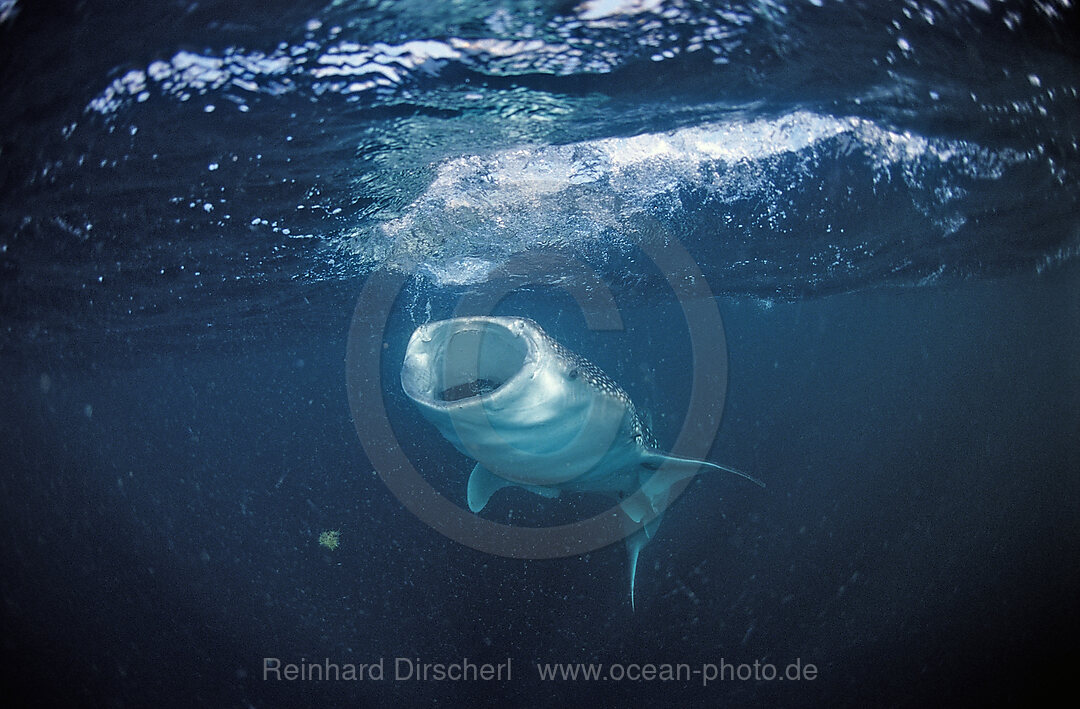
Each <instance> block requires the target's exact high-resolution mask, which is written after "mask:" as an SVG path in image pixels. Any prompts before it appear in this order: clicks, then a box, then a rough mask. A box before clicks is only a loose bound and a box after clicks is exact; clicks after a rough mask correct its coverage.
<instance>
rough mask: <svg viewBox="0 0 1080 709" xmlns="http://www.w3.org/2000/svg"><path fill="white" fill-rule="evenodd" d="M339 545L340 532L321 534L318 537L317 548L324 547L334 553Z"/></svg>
mask: <svg viewBox="0 0 1080 709" xmlns="http://www.w3.org/2000/svg"><path fill="white" fill-rule="evenodd" d="M340 543H341V532H339V531H337V530H333V531H329V532H323V533H322V534H320V535H319V546H324V547H326V548H327V549H329V550H330V551H334V550H335V549H337V548H338V544H340Z"/></svg>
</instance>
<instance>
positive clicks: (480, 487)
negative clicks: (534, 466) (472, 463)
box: [465, 463, 559, 513]
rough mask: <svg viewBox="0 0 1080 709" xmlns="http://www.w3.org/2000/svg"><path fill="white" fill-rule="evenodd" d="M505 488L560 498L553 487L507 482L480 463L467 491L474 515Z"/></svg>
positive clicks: (470, 478) (474, 469) (473, 473)
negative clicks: (514, 488)
mask: <svg viewBox="0 0 1080 709" xmlns="http://www.w3.org/2000/svg"><path fill="white" fill-rule="evenodd" d="M504 487H519V488H521V489H522V490H528V491H529V492H531V493H532V494H534V495H540V496H541V497H558V496H559V491H558V490H557V489H555V488H553V487H544V486H543V485H522V484H521V483H516V482H513V481H512V480H507V479H506V478H500V477H499V476H498V475H496V474H495V473H493V472H491V471H490V470H488V469H487V468H485V467H484V466H482V465H480V464H479V463H477V464H476V467H475V468H473V471H472V474H471V475H469V484H468V486H467V488H466V490H465V497H466V499H467V500H468V503H469V510H470V511H471V512H473V513H476V512H479V511H480V510H482V509H484V508H485V507H487V503H488V500H490V499H491V496H492V495H494V494H495V493H496V492H498V491H499V490H501V489H503V488H504Z"/></svg>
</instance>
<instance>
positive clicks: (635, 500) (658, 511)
mask: <svg viewBox="0 0 1080 709" xmlns="http://www.w3.org/2000/svg"><path fill="white" fill-rule="evenodd" d="M641 468H642V470H641V473H640V475H639V480H640V490H638V491H636V492H635V493H634V494H633V495H631V496H630V497H627V498H626V499H625V500H623V501H622V503H620V506H621V507H622V509H623V511H624V512H626V514H627V516H628V517H630V519H632V520H633V521H634V522H635V523H638V524H641V523H643V522H644V527H643V528H641V529H639V530H637V531H636V532H634V533H633V534H631V535H630V536H628V537H627V538H626V552H627V557H628V561H629V566H630V606H631V608H633V607H634V606H635V602H634V582H635V580H636V578H637V562H638V556H639V555H640V554H641V550H642V548H643V547H644V546H645V545H646V544H648V543H649V540H650V539H652V538H653V536H655V534H656V530H657V528H658V527H659V526H660V520H662V519H663V517H664V511H665V510H666V509H667V506H668V504H669V503H670V501H671V488H672V487H673V486H674V485H675V484H676V483H678V482H679V481H682V480H685V479H687V478H689V477H693V476H694V475H695V474H697V472H698V471H699V470H701V469H702V468H708V469H712V470H722V471H724V472H726V473H732V474H733V475H738V476H739V477H742V478H746V479H747V480H749V481H750V482H752V483H754V484H755V485H760V486H761V487H765V483H763V482H762V481H760V480H758V479H757V478H755V477H753V476H752V475H748V474H747V473H744V472H742V471H741V470H736V469H735V468H729V467H727V466H723V465H717V464H716V463H710V462H709V461H707V460H693V459H690V458H677V457H675V456H671V455H666V454H664V453H658V452H652V451H650V452H648V453H646V454H645V456H643V458H642V461H641Z"/></svg>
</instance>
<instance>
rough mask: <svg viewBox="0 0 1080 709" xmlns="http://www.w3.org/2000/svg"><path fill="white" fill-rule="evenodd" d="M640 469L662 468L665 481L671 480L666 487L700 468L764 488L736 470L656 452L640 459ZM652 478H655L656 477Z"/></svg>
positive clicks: (751, 476) (691, 474)
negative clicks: (738, 478) (717, 471)
mask: <svg viewBox="0 0 1080 709" xmlns="http://www.w3.org/2000/svg"><path fill="white" fill-rule="evenodd" d="M641 467H643V468H645V469H646V470H660V469H661V468H663V470H664V471H665V472H666V473H667V475H666V476H664V477H665V479H667V478H668V477H670V478H672V480H671V482H670V483H668V487H670V486H671V484H672V483H674V482H677V481H679V480H683V479H685V478H689V477H691V476H693V475H694V474H696V473H697V471H699V470H701V469H702V468H705V469H708V470H721V471H723V472H725V473H731V474H732V475H738V476H739V477H740V478H746V479H747V480H749V481H750V482H752V483H754V484H755V485H757V486H759V487H765V483H763V482H761V481H760V480H758V479H757V478H755V477H754V476H753V475H750V474H749V473H744V472H743V471H741V470H736V469H735V468H729V467H727V466H726V465H717V464H716V463H710V462H709V461H707V460H694V459H693V458H678V457H676V456H673V455H666V454H664V453H659V452H656V451H649V452H648V453H646V454H645V455H644V456H643V457H642V461H641ZM653 477H654V478H655V477H657V476H653Z"/></svg>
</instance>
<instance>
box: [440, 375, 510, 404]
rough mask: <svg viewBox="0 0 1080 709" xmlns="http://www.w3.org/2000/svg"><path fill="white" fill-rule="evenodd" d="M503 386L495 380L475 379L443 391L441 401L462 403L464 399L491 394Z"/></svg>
mask: <svg viewBox="0 0 1080 709" xmlns="http://www.w3.org/2000/svg"><path fill="white" fill-rule="evenodd" d="M502 385H503V383H502V382H500V381H495V380H493V379H474V380H472V381H471V382H465V383H464V384H458V385H457V386H452V387H449V388H447V389H443V390H442V391H441V392H439V399H441V400H442V401H447V402H449V401H461V400H462V399H468V398H469V397H473V396H483V395H484V394H490V393H491V392H493V391H495V390H496V389H498V388H499V387H501V386H502Z"/></svg>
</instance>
